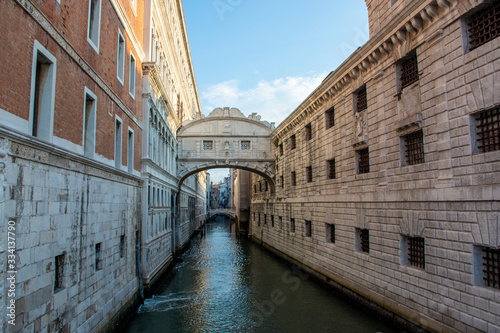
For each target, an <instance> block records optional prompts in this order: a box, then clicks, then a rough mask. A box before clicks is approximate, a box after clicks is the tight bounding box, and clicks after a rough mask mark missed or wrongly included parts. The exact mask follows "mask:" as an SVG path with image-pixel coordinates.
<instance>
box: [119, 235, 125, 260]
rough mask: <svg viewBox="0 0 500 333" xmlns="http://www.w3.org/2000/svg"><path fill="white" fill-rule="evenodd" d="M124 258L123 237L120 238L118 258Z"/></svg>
mask: <svg viewBox="0 0 500 333" xmlns="http://www.w3.org/2000/svg"><path fill="white" fill-rule="evenodd" d="M124 256H125V235H121V236H120V258H123V257H124Z"/></svg>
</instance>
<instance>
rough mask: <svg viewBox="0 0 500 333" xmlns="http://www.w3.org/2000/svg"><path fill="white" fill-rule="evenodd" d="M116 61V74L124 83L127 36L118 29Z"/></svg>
mask: <svg viewBox="0 0 500 333" xmlns="http://www.w3.org/2000/svg"><path fill="white" fill-rule="evenodd" d="M116 63H117V68H116V76H117V77H118V80H119V81H120V82H121V83H122V84H123V80H124V79H125V37H123V35H122V33H121V32H120V30H118V52H117V61H116Z"/></svg>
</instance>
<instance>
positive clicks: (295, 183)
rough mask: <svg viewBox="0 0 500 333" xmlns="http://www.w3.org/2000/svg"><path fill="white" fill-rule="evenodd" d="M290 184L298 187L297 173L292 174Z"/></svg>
mask: <svg viewBox="0 0 500 333" xmlns="http://www.w3.org/2000/svg"><path fill="white" fill-rule="evenodd" d="M290 183H291V184H292V186H295V185H297V176H296V173H295V171H292V173H291V174H290Z"/></svg>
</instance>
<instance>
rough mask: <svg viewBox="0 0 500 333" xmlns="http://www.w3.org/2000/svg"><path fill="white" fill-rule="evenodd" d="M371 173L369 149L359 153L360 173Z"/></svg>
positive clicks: (361, 150)
mask: <svg viewBox="0 0 500 333" xmlns="http://www.w3.org/2000/svg"><path fill="white" fill-rule="evenodd" d="M369 172H370V155H369V152H368V148H365V149H360V150H359V151H358V173H369Z"/></svg>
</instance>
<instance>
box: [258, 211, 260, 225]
mask: <svg viewBox="0 0 500 333" xmlns="http://www.w3.org/2000/svg"><path fill="white" fill-rule="evenodd" d="M258 226H259V227H260V213H259V221H258Z"/></svg>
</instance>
